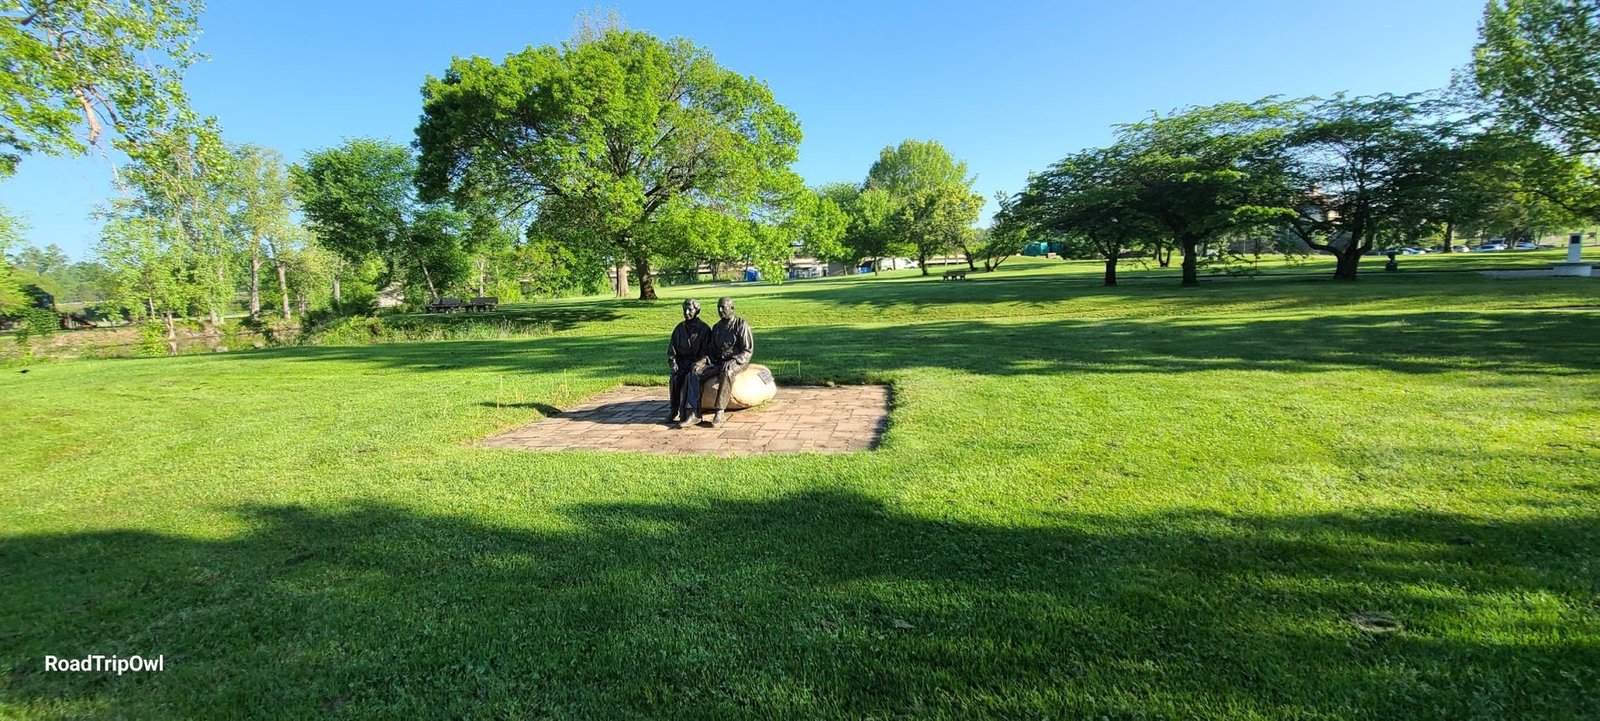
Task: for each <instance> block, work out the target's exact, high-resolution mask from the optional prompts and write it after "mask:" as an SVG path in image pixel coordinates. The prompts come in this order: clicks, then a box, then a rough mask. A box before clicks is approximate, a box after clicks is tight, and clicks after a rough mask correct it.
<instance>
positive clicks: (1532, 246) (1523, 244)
mask: <svg viewBox="0 0 1600 721" xmlns="http://www.w3.org/2000/svg"><path fill="white" fill-rule="evenodd" d="M1511 247H1512V248H1514V249H1516V250H1538V249H1539V244H1538V243H1534V242H1532V241H1527V240H1519V241H1517V244H1516V245H1513V246H1511Z"/></svg>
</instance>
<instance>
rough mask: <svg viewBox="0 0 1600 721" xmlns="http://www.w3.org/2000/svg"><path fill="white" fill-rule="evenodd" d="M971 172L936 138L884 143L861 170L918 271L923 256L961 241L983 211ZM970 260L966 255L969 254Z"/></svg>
mask: <svg viewBox="0 0 1600 721" xmlns="http://www.w3.org/2000/svg"><path fill="white" fill-rule="evenodd" d="M974 180H975V178H974V177H973V176H971V175H969V174H968V172H967V163H966V161H964V160H963V161H958V160H956V159H955V158H954V157H953V156H951V155H950V151H948V150H945V148H944V146H943V145H940V144H939V142H938V141H936V140H929V141H922V140H905V141H902V142H901V143H900V144H899V145H897V146H893V147H886V148H884V149H883V151H882V152H880V153H879V154H878V160H877V162H875V163H873V164H872V168H871V169H870V170H868V171H867V180H866V183H864V184H863V187H864V188H865V189H866V190H880V191H883V192H884V193H885V194H886V195H887V196H888V200H889V202H890V204H891V208H892V210H891V212H890V217H891V220H890V222H891V223H892V226H893V228H894V232H895V233H896V234H897V235H899V236H900V237H901V238H902V239H904V241H905V242H906V243H907V244H908V245H909V246H910V247H911V248H912V249H913V251H914V252H915V253H916V256H917V261H918V265H919V266H920V267H921V268H922V274H923V275H928V258H929V257H930V256H933V255H936V254H943V253H946V252H949V251H950V250H951V249H953V248H955V247H957V246H958V245H960V244H962V243H963V242H964V241H967V240H968V238H967V236H970V235H971V234H972V232H973V230H972V226H973V223H976V222H977V220H978V214H979V213H980V212H982V211H983V196H982V195H980V194H978V193H975V192H973V191H972V184H973V181H974ZM969 262H970V258H969Z"/></svg>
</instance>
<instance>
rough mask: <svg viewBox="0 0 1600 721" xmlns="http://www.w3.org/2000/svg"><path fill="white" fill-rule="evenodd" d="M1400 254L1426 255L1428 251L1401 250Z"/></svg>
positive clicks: (1419, 249) (1420, 249)
mask: <svg viewBox="0 0 1600 721" xmlns="http://www.w3.org/2000/svg"><path fill="white" fill-rule="evenodd" d="M1400 252H1401V253H1404V254H1406V255H1427V254H1428V249H1427V248H1401V249H1400Z"/></svg>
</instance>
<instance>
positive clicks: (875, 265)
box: [872, 258, 883, 275]
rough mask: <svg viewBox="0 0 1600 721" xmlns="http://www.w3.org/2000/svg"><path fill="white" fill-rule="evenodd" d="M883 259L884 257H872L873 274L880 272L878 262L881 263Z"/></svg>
mask: <svg viewBox="0 0 1600 721" xmlns="http://www.w3.org/2000/svg"><path fill="white" fill-rule="evenodd" d="M882 261H883V258H873V259H872V274H873V275H877V274H878V263H880V262H882Z"/></svg>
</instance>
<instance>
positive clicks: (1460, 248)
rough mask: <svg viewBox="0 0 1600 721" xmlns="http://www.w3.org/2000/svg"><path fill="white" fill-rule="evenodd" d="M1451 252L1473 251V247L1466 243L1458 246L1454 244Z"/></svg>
mask: <svg viewBox="0 0 1600 721" xmlns="http://www.w3.org/2000/svg"><path fill="white" fill-rule="evenodd" d="M1450 252H1452V253H1471V252H1472V249H1471V248H1468V247H1467V246H1465V245H1457V246H1452V247H1451V248H1450Z"/></svg>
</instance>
